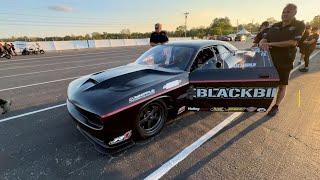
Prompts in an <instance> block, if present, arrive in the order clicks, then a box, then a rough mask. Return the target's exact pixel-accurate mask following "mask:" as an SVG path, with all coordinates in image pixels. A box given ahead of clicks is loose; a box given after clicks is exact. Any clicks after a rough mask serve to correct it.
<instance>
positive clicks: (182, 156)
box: [145, 112, 242, 180]
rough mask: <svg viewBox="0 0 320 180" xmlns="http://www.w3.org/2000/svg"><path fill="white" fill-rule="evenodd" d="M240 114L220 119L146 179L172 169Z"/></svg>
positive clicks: (156, 177)
mask: <svg viewBox="0 0 320 180" xmlns="http://www.w3.org/2000/svg"><path fill="white" fill-rule="evenodd" d="M241 114H242V112H236V113H233V114H232V115H231V116H229V117H228V118H227V119H225V120H224V121H222V122H221V123H220V124H219V125H218V126H216V127H214V128H213V129H211V130H210V131H209V132H208V133H207V134H205V135H203V136H202V137H201V138H200V139H198V140H197V141H196V142H194V143H192V144H191V145H190V146H188V147H187V148H185V149H184V150H183V151H181V152H180V153H179V154H177V155H176V156H175V157H174V158H172V159H170V160H169V161H168V162H166V163H165V164H163V165H162V166H161V167H160V168H159V169H157V170H156V171H155V172H153V173H152V174H150V175H149V176H148V177H146V178H145V179H146V180H155V179H160V178H161V177H162V176H163V175H165V174H166V173H167V172H168V171H170V169H172V168H173V167H174V166H175V165H177V164H178V163H179V162H181V161H182V160H184V159H185V158H186V157H187V156H188V155H189V154H191V153H192V152H193V151H194V150H196V149H197V148H198V147H200V146H201V145H202V144H203V143H205V142H206V141H208V140H209V139H210V138H212V137H213V136H214V135H216V134H217V133H218V132H219V131H220V130H221V129H223V128H224V127H226V126H227V125H228V124H229V123H230V122H232V121H233V120H234V119H236V118H237V117H239V116H240V115H241Z"/></svg>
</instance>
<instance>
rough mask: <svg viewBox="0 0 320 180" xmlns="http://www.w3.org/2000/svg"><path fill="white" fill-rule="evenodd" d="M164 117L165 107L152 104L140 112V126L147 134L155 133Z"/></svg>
mask: <svg viewBox="0 0 320 180" xmlns="http://www.w3.org/2000/svg"><path fill="white" fill-rule="evenodd" d="M163 117H164V109H163V107H162V106H161V105H160V104H158V103H152V104H150V105H148V106H146V107H145V108H143V109H142V111H141V112H140V116H139V126H140V128H141V130H142V131H144V132H145V133H153V132H154V131H156V130H157V129H158V127H159V125H160V124H161V121H162V119H163Z"/></svg>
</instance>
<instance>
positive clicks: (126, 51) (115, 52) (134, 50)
mask: <svg viewBox="0 0 320 180" xmlns="http://www.w3.org/2000/svg"><path fill="white" fill-rule="evenodd" d="M137 50H138V51H139V50H144V49H133V50H124V51H110V52H108V51H104V52H100V53H85V54H66V55H61V56H44V57H40V55H39V56H38V57H37V58H25V59H17V60H8V61H0V63H10V62H20V61H27V60H33V59H40V58H41V59H52V58H59V57H72V56H82V55H83V56H87V55H101V54H107V55H108V54H119V53H128V52H136V51H137ZM33 62H38V61H33ZM39 62H41V61H39Z"/></svg>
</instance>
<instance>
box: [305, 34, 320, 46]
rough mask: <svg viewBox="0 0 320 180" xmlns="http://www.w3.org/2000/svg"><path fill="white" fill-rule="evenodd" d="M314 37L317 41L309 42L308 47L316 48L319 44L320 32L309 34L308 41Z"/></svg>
mask: <svg viewBox="0 0 320 180" xmlns="http://www.w3.org/2000/svg"><path fill="white" fill-rule="evenodd" d="M312 39H315V40H316V42H314V43H312V44H308V45H307V47H308V49H314V48H315V47H316V45H317V41H318V39H319V34H317V33H315V34H312V35H311V36H309V38H308V41H311V40H312Z"/></svg>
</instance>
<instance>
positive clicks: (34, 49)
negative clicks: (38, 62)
mask: <svg viewBox="0 0 320 180" xmlns="http://www.w3.org/2000/svg"><path fill="white" fill-rule="evenodd" d="M39 53H40V54H44V53H45V52H44V50H43V49H42V48H40V46H39V47H36V46H34V45H33V46H30V47H28V48H27V47H25V48H24V49H23V50H22V55H29V54H39Z"/></svg>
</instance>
